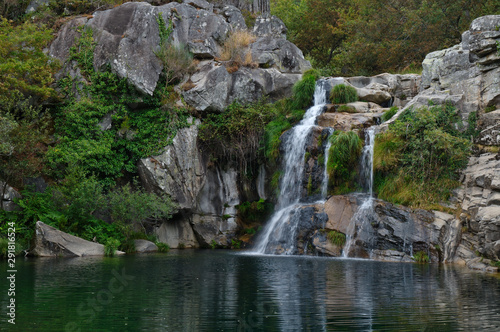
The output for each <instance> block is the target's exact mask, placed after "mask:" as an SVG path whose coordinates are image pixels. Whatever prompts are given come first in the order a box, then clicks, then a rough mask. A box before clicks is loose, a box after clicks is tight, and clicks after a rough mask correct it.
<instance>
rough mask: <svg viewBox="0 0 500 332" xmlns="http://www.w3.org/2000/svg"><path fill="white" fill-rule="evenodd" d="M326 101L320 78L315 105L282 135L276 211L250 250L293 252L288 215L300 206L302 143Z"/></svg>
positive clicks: (257, 251)
mask: <svg viewBox="0 0 500 332" xmlns="http://www.w3.org/2000/svg"><path fill="white" fill-rule="evenodd" d="M325 104H326V91H325V87H324V84H323V82H322V81H319V82H317V83H316V88H315V91H314V106H312V107H311V108H309V109H308V110H307V112H306V113H305V114H304V117H303V118H302V120H301V121H300V122H299V124H298V125H296V126H295V127H293V128H292V129H290V133H288V134H287V137H286V138H284V141H283V142H282V144H283V149H284V151H285V153H284V174H283V177H282V179H281V184H280V196H279V197H278V204H277V205H276V212H275V213H274V214H273V216H272V217H271V219H270V220H269V222H268V224H267V225H266V228H265V230H264V233H263V234H262V235H261V237H260V238H259V239H258V242H257V244H256V246H255V249H254V251H253V252H255V253H260V254H265V253H277V252H280V253H285V254H291V253H293V251H294V239H295V233H296V231H297V224H298V220H296V222H295V224H294V225H291V224H290V220H291V218H290V215H291V214H292V212H293V211H295V208H296V207H297V206H298V205H299V201H300V198H301V197H300V196H301V188H302V185H301V183H302V177H303V173H304V155H305V152H306V149H305V145H306V140H307V137H308V135H309V133H310V131H311V129H312V128H313V127H314V126H315V124H316V118H317V117H318V116H319V115H320V114H321V113H322V112H323V109H324V106H325Z"/></svg>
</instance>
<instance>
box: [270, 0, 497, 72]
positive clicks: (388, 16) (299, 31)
mask: <svg viewBox="0 0 500 332" xmlns="http://www.w3.org/2000/svg"><path fill="white" fill-rule="evenodd" d="M271 13H272V14H274V15H276V16H278V17H279V18H281V19H282V20H283V22H284V23H285V25H286V26H287V27H288V39H289V40H290V41H291V42H293V43H294V44H296V45H297V46H298V47H299V48H300V49H301V50H302V51H303V52H304V54H305V55H306V56H309V57H310V59H311V60H312V64H313V66H314V67H315V68H321V71H322V74H323V75H333V76H335V75H340V76H354V75H372V74H379V73H383V72H387V71H392V72H394V71H408V70H418V68H420V64H421V62H422V60H423V59H424V57H425V56H426V55H427V54H428V53H430V52H432V51H435V50H440V49H443V48H447V47H450V46H452V45H455V44H458V43H459V42H460V41H461V34H462V32H463V31H465V30H467V28H468V27H469V25H470V23H471V22H472V20H473V19H475V18H476V17H479V16H482V15H491V14H498V13H500V3H499V2H498V1H496V0H485V1H468V0H458V1H448V0H433V1H418V0H410V1H407V0H396V1H391V2H390V3H388V2H387V1H384V0H375V1H373V0H352V1H346V0H300V1H294V0H272V1H271ZM304 22H307V24H304ZM430 36H432V38H430Z"/></svg>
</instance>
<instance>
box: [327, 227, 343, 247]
mask: <svg viewBox="0 0 500 332" xmlns="http://www.w3.org/2000/svg"><path fill="white" fill-rule="evenodd" d="M326 236H327V238H328V240H330V241H331V242H332V244H334V245H336V246H338V247H342V246H343V245H344V244H345V242H346V236H345V234H344V233H341V232H337V231H330V232H328V234H327V235H326Z"/></svg>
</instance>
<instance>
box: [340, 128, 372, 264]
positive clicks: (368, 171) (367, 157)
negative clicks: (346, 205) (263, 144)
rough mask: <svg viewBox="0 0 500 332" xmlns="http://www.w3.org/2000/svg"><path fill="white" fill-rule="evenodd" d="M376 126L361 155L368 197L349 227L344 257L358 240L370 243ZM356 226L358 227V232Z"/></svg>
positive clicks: (363, 178)
mask: <svg viewBox="0 0 500 332" xmlns="http://www.w3.org/2000/svg"><path fill="white" fill-rule="evenodd" d="M375 132H376V126H372V127H370V128H368V129H367V130H366V131H365V146H364V147H363V150H362V153H361V166H360V179H359V181H360V184H361V186H362V188H363V189H364V190H366V191H367V193H368V195H366V197H363V203H362V204H361V206H360V207H359V209H358V211H356V213H355V214H354V216H353V217H352V219H351V222H350V223H349V226H348V227H347V231H346V243H345V245H344V249H343V250H342V257H345V258H347V257H349V251H350V249H351V246H352V244H353V243H354V242H355V240H356V238H364V240H365V241H364V242H365V243H367V242H369V241H370V237H371V234H370V229H371V227H370V221H369V220H370V218H371V216H372V214H373V147H374V145H375ZM356 226H357V227H358V229H357V231H356Z"/></svg>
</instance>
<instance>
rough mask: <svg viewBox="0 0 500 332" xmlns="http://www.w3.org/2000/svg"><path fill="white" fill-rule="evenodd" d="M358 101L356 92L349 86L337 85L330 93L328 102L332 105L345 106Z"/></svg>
mask: <svg viewBox="0 0 500 332" xmlns="http://www.w3.org/2000/svg"><path fill="white" fill-rule="evenodd" d="M357 100H358V92H357V91H356V89H355V88H354V87H352V86H350V85H346V84H337V85H335V86H334V87H333V89H332V90H331V91H330V101H331V102H332V103H333V104H347V103H353V102H355V101H357Z"/></svg>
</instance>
